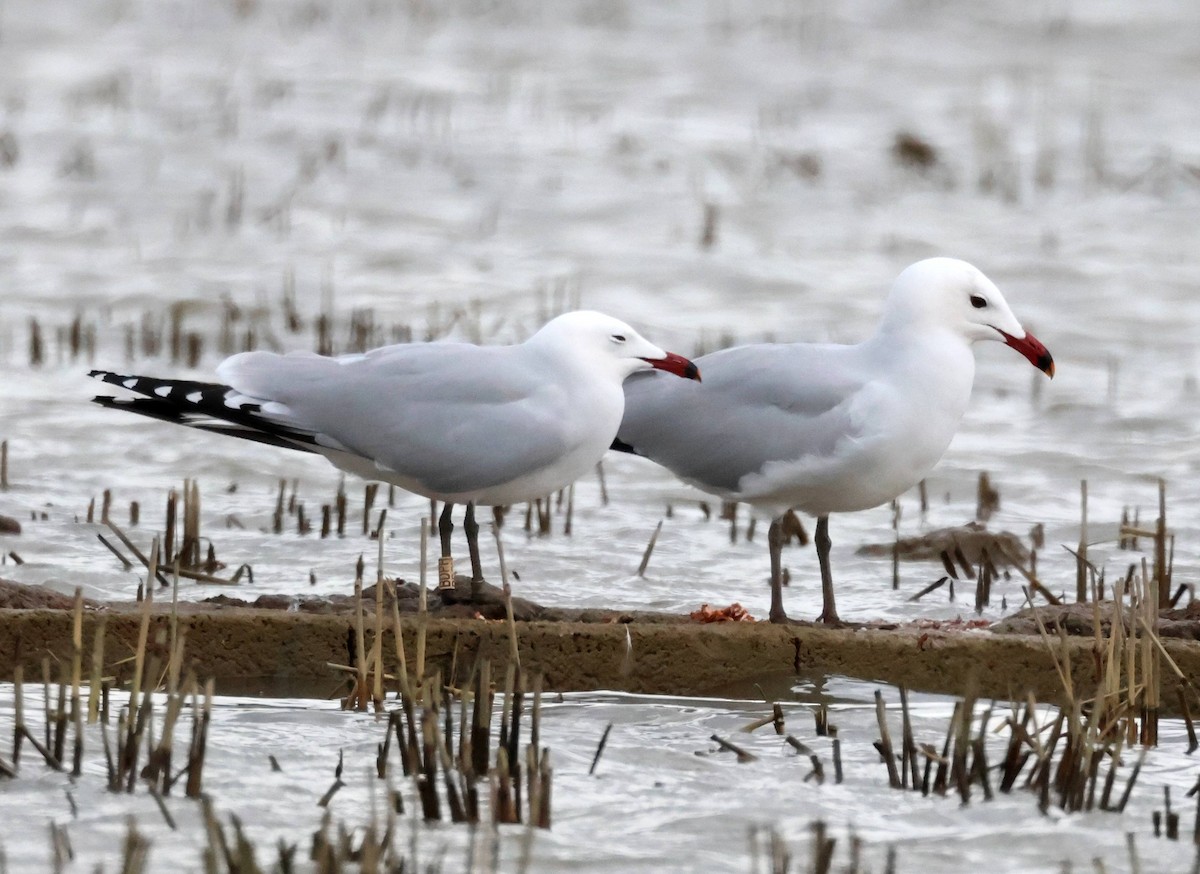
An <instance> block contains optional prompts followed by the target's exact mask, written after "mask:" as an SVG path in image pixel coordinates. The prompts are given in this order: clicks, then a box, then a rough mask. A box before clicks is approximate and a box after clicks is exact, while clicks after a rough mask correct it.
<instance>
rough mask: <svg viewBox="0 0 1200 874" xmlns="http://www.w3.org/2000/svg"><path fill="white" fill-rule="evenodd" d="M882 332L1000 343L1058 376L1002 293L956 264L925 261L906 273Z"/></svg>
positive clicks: (896, 286)
mask: <svg viewBox="0 0 1200 874" xmlns="http://www.w3.org/2000/svg"><path fill="white" fill-rule="evenodd" d="M881 330H882V331H884V332H888V333H893V332H896V333H898V334H899V335H904V334H906V333H907V334H909V335H910V336H920V335H922V334H924V333H926V332H932V331H947V330H948V331H950V332H952V333H954V334H957V335H958V336H960V337H961V338H962V339H963V340H965V341H966V342H967V343H974V342H976V341H977V340H998V341H1000V342H1003V343H1006V344H1007V345H1009V346H1011V347H1013V348H1014V349H1016V350H1017V351H1018V352H1020V353H1021V354H1022V355H1024V356H1025V357H1026V358H1027V359H1029V362H1030V363H1031V364H1032V365H1033V366H1034V367H1036V368H1038V369H1039V370H1041V371H1043V372H1044V373H1046V375H1048V376H1051V377H1053V376H1054V359H1053V358H1051V356H1050V353H1049V352H1048V351H1047V350H1046V347H1045V346H1043V345H1042V343H1041V342H1040V341H1039V340H1038V339H1037V338H1036V337H1034V336H1033V335H1032V334H1030V333H1029V332H1028V331H1026V330H1025V329H1024V328H1023V327H1022V326H1021V323H1020V322H1019V321H1017V317H1016V316H1014V315H1013V312H1012V310H1011V309H1010V308H1009V306H1008V301H1006V300H1005V299H1004V295H1003V294H1001V293H1000V289H998V288H997V287H996V285H995V283H993V282H992V281H991V280H990V279H988V278H987V277H986V276H984V275H983V272H982V271H980V270H979V269H978V268H977V267H975V266H973V265H971V264H968V263H967V262H966V261H960V260H958V259H956V258H927V259H926V260H924V261H918V262H917V263H915V264H912V265H911V266H909V267H907V268H905V270H904V271H903V272H902V273H901V274H900V275H899V276H898V277H896V281H895V282H894V283H893V284H892V289H891V292H890V293H889V294H888V298H887V303H886V304H885V311H884V316H883V322H882V325H881Z"/></svg>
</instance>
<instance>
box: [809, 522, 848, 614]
mask: <svg viewBox="0 0 1200 874" xmlns="http://www.w3.org/2000/svg"><path fill="white" fill-rule="evenodd" d="M813 545H814V546H816V548H817V561H819V562H820V563H821V615H820V616H818V617H817V621H818V622H823V623H825V624H826V625H840V624H841V622H842V620H841V619H839V618H838V614H837V604H836V603H835V602H834V599H833V571H832V570H830V567H829V547H830V546H832V545H833V543H832V541H830V539H829V517H828V516H818V517H817V530H816V531H815V532H814V534H813Z"/></svg>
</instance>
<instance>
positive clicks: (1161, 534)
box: [1154, 479, 1171, 610]
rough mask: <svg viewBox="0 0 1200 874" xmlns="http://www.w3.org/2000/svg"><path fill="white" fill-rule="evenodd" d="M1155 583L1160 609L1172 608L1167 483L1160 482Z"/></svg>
mask: <svg viewBox="0 0 1200 874" xmlns="http://www.w3.org/2000/svg"><path fill="white" fill-rule="evenodd" d="M1154 583H1155V586H1156V587H1157V589H1158V597H1157V599H1156V600H1155V604H1156V606H1157V607H1158V609H1160V610H1162V609H1166V608H1167V607H1170V606H1171V578H1170V570H1169V569H1168V567H1167V481H1166V480H1164V479H1159V481H1158V524H1157V525H1155V527H1154Z"/></svg>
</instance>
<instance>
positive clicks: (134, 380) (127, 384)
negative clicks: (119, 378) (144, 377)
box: [121, 376, 138, 388]
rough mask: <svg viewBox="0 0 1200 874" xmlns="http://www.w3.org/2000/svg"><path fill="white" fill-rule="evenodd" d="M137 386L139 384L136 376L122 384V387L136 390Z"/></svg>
mask: <svg viewBox="0 0 1200 874" xmlns="http://www.w3.org/2000/svg"><path fill="white" fill-rule="evenodd" d="M137 384H138V378H137V377H136V376H131V377H129V379H127V380H125V381H123V382H122V383H121V385H123V386H125V388H134V387H136V386H137Z"/></svg>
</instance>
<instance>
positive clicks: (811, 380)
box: [617, 344, 866, 493]
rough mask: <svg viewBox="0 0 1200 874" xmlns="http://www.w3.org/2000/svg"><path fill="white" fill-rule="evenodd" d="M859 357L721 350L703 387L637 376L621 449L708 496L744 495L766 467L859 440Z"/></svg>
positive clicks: (841, 349) (851, 350) (788, 349)
mask: <svg viewBox="0 0 1200 874" xmlns="http://www.w3.org/2000/svg"><path fill="white" fill-rule="evenodd" d="M856 348H857V347H853V346H838V345H809V344H794V345H786V344H770V345H756V346H740V347H736V348H733V349H723V350H721V351H719V352H714V353H712V354H710V355H705V356H703V357H702V358H700V359H698V360H697V361H696V364H697V366H698V367H699V369H700V373H701V376H702V377H703V382H699V383H697V382H692V381H690V380H682V379H659V378H658V377H657V375H656V374H646V375H642V374H638V375H637V376H635V377H633V378H631V379H629V380H627V381H626V383H625V417H624V419H623V420H622V422H621V429H620V431H619V432H618V435H617V436H618V439H619V440H621V441H622V442H624V443H626V444H628V445H629V446H630V447H631V448H632V449H633V451H634V452H636V453H637V454H639V455H643V456H645V457H647V458H649V459H651V460H653V461H656V462H658V463H659V464H661V465H663V466H664V467H667V468H669V469H670V470H671V471H673V472H674V473H675V474H676V475H677V476H679V477H681V478H682V479H684V480H686V481H688V482H691V483H693V484H694V485H697V486H699V487H700V488H703V489H707V490H709V491H719V492H727V493H736V492H737V491H738V489H739V484H740V483H741V482H742V480H743V478H744V477H746V476H748V475H750V474H754V473H758V472H760V471H761V470H762V468H763V466H764V465H765V464H766V463H767V462H770V461H781V460H797V459H802V458H804V457H806V456H807V457H812V458H821V457H828V456H831V455H832V454H833V453H834V450H835V447H836V446H837V445H838V444H839V443H840V442H842V441H845V440H847V439H850V440H853V439H856V438H857V437H858V436H859V435H860V431H861V423H860V422H858V421H857V418H856V417H855V416H854V415H853V413H854V411H853V410H852V409H851V406H852V405H851V403H850V401H851V399H852V398H853V396H854V394H855V392H857V391H858V390H859V389H861V388H862V386H863V385H864V384H865V382H866V377H865V376H864V375H863V374H862V372H861V369H860V367H859V365H858V356H857V355H856V352H855V350H856ZM676 383H686V384H680V385H677V384H676Z"/></svg>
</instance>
